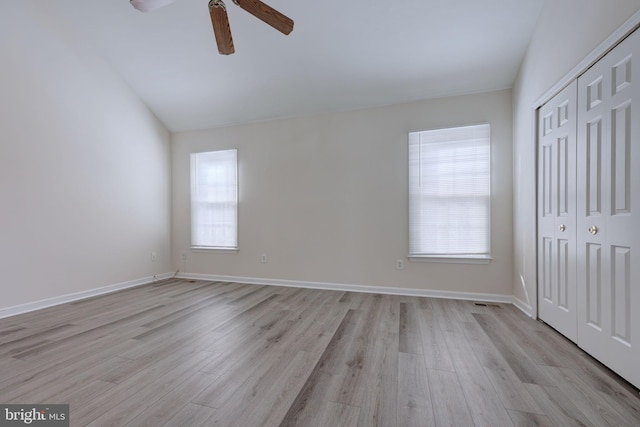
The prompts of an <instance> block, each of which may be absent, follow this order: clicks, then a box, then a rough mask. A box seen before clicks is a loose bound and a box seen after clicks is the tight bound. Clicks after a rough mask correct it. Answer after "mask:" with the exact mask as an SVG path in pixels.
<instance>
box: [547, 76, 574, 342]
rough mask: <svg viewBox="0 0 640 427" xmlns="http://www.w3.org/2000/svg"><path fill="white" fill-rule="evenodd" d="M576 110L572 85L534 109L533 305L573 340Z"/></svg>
mask: <svg viewBox="0 0 640 427" xmlns="http://www.w3.org/2000/svg"><path fill="white" fill-rule="evenodd" d="M576 107H577V83H576V82H573V83H572V84H571V85H569V86H567V87H566V88H565V89H564V90H562V92H560V93H559V94H558V95H556V96H555V97H554V98H553V99H552V100H551V101H549V102H548V103H546V104H545V105H544V106H543V107H542V108H541V109H540V110H539V117H540V120H539V122H540V131H539V135H540V141H539V147H538V150H539V151H538V153H539V154H538V156H539V165H540V166H539V171H538V180H539V181H538V188H539V189H540V190H539V195H538V197H539V198H538V257H539V259H540V261H541V262H540V263H539V266H538V268H539V272H538V273H539V274H538V277H539V283H538V286H539V289H540V292H539V293H540V294H541V295H542V298H541V299H540V300H539V303H538V310H539V315H540V318H541V319H542V320H544V321H545V322H547V323H548V324H549V325H551V326H552V327H554V328H555V329H557V330H558V331H560V332H561V333H562V334H564V335H565V336H567V337H568V338H569V339H571V340H573V341H576V339H577V322H576V319H577V315H576V264H575V260H576V254H575V250H576V245H575V231H576V199H575V188H576V156H575V152H576Z"/></svg>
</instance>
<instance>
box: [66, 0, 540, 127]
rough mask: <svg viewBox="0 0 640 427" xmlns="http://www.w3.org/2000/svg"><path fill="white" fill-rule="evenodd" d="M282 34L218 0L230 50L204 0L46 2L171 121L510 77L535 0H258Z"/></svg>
mask: <svg viewBox="0 0 640 427" xmlns="http://www.w3.org/2000/svg"><path fill="white" fill-rule="evenodd" d="M265 2H266V3H267V4H269V5H271V6H272V7H274V8H275V9H277V10H279V11H280V12H282V13H284V14H285V15H287V16H289V17H290V18H292V19H293V20H294V21H295V27H294V29H293V32H292V33H291V34H290V35H289V36H284V35H283V34H281V33H279V32H277V31H276V30H274V29H272V28H271V27H269V26H267V25H266V24H264V23H263V22H262V21H259V20H258V19H256V18H254V17H253V16H252V15H250V14H248V13H247V12H245V11H244V10H242V9H240V8H239V7H237V6H235V5H234V4H233V3H232V1H231V0H228V1H227V2H226V3H227V10H228V14H229V21H230V24H231V31H232V34H233V39H234V45H235V49H236V53H235V54H233V55H229V56H223V55H219V54H218V52H217V48H216V44H215V39H214V36H213V31H212V28H211V21H210V18H209V13H208V7H207V4H208V0H176V2H175V3H173V4H170V5H168V6H165V7H164V8H161V9H157V10H155V11H152V12H149V13H141V12H139V11H137V10H135V9H134V8H133V7H132V6H131V5H130V4H129V1H128V0H56V3H58V4H59V7H60V10H59V12H60V13H61V14H63V15H65V16H66V18H67V19H68V20H69V23H70V24H71V25H72V27H73V28H74V29H75V32H76V34H77V35H78V36H79V37H82V38H83V39H84V40H85V42H86V43H89V44H90V45H91V46H92V48H93V49H95V51H96V52H97V53H98V54H99V55H100V56H102V57H103V58H104V59H105V60H106V62H107V63H108V64H110V66H111V67H113V69H114V70H115V71H116V72H117V73H119V74H120V75H121V76H122V77H123V78H124V80H125V81H126V82H127V83H128V84H129V85H130V86H131V88H132V89H133V90H134V91H135V92H136V93H137V94H138V95H139V96H140V98H141V99H142V100H143V101H144V102H145V103H146V104H147V105H148V106H149V107H150V108H151V110H152V111H153V112H154V113H155V114H156V115H157V116H158V118H159V119H160V120H161V121H162V122H163V123H164V124H165V125H166V126H167V127H168V128H169V129H170V130H172V131H185V130H192V129H203V128H211V127H216V126H222V125H228V124H235V123H245V122H251V121H258V120H267V119H273V118H280V117H292V116H301V115H310V114H318V113H324V112H335V111H345V110H352V109H357V108H365V107H372V106H379V105H389V104H396V103H401V102H406V101H412V100H418V99H425V98H434V97H442V96H450V95H458V94H465V93H472V92H482V91H488V90H495V89H503V88H508V87H511V86H512V84H513V80H514V78H515V76H516V73H517V70H518V67H519V66H520V62H521V60H522V58H523V56H524V52H525V50H526V48H527V45H528V43H529V39H530V37H531V34H532V32H533V28H534V26H535V23H536V20H537V17H538V15H539V12H540V10H541V7H542V3H543V0H396V1H381V0H342V1H338V0H324V1H318V0H313V1H312V0H266V1H265Z"/></svg>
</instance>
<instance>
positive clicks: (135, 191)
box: [0, 0, 171, 309]
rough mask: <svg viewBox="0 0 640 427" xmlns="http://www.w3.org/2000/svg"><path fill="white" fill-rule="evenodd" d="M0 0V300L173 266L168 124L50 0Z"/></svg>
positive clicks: (24, 299) (18, 300)
mask: <svg viewBox="0 0 640 427" xmlns="http://www.w3.org/2000/svg"><path fill="white" fill-rule="evenodd" d="M2 9H3V10H2V15H1V16H0V58H2V60H1V61H2V66H0V134H1V135H2V140H1V141H0V200H1V201H0V203H1V204H2V208H1V209H0V224H1V225H0V227H1V228H0V271H1V272H2V276H1V278H0V294H1V297H0V309H2V308H7V307H14V306H17V305H20V304H24V303H30V302H34V301H40V300H44V299H48V298H52V297H61V296H64V295H68V294H72V293H77V292H85V291H88V290H92V289H95V288H99V287H102V286H106V285H114V284H118V283H122V282H128V281H132V280H137V279H141V278H144V277H150V276H152V275H154V274H158V273H166V272H168V271H170V268H171V265H170V262H169V237H170V236H169V227H170V224H169V211H170V208H169V197H170V193H169V191H170V186H169V180H170V169H169V138H170V137H169V133H168V132H167V130H166V129H165V128H164V127H163V126H162V125H161V124H160V123H159V122H158V120H157V119H156V118H155V117H154V116H153V115H152V114H151V113H150V112H149V110H148V109H147V108H146V107H145V106H144V105H143V104H142V103H141V102H140V100H139V99H138V98H137V97H135V96H134V95H133V94H132V92H131V91H130V89H129V88H128V87H127V86H126V85H125V84H124V83H123V82H122V81H121V80H120V79H119V78H118V77H116V75H115V74H114V73H112V72H111V71H110V70H109V69H107V68H106V67H105V65H104V64H103V63H102V62H101V61H100V60H99V59H98V58H96V57H95V56H94V54H93V52H92V51H91V49H88V48H86V46H84V45H83V44H82V41H81V40H80V39H78V38H77V37H75V36H74V34H73V33H72V32H71V31H70V29H69V28H68V27H67V26H65V23H64V21H63V20H62V18H61V17H60V16H59V15H58V14H57V12H56V8H55V4H53V3H52V2H41V1H22V0H21V1H10V2H6V3H5V4H3V7H2ZM151 251H157V253H158V256H159V259H158V261H157V262H155V263H152V262H151V261H150V252H151Z"/></svg>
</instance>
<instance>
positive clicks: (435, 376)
mask: <svg viewBox="0 0 640 427" xmlns="http://www.w3.org/2000/svg"><path fill="white" fill-rule="evenodd" d="M427 379H428V382H429V387H430V389H431V396H432V404H433V417H434V419H435V425H436V426H473V425H474V423H473V419H472V418H471V412H470V411H469V406H468V405H467V401H466V399H465V396H464V393H463V391H462V386H461V385H460V381H459V380H458V375H457V374H456V373H455V372H448V371H438V370H435V369H428V370H427Z"/></svg>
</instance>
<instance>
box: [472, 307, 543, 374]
mask: <svg viewBox="0 0 640 427" xmlns="http://www.w3.org/2000/svg"><path fill="white" fill-rule="evenodd" d="M473 317H474V318H475V319H476V321H477V322H478V323H479V324H480V326H481V327H482V329H484V331H485V333H486V334H487V336H488V337H489V338H490V339H491V341H492V342H493V345H495V346H496V348H497V349H498V351H500V354H501V355H502V357H504V359H505V360H506V361H507V363H508V364H509V366H510V367H511V369H512V370H513V372H515V374H516V375H517V376H518V377H519V378H520V380H521V381H522V382H523V383H531V384H540V385H554V382H553V379H552V378H551V377H549V376H548V375H547V374H545V373H544V372H543V371H542V370H540V369H539V368H538V365H536V364H535V362H534V361H533V360H531V358H530V357H529V356H528V354H527V353H526V352H525V351H524V350H522V348H521V347H520V346H519V345H518V344H517V343H516V342H515V341H514V340H509V339H508V336H509V335H508V333H507V332H506V331H507V328H505V327H504V326H502V325H501V324H500V323H499V322H498V321H497V320H496V319H495V318H493V317H492V316H489V315H485V314H473Z"/></svg>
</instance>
